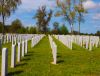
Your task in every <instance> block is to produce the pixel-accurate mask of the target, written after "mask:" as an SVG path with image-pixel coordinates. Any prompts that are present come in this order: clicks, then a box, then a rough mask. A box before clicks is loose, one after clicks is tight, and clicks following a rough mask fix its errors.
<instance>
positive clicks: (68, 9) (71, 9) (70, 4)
mask: <svg viewBox="0 0 100 76" xmlns="http://www.w3.org/2000/svg"><path fill="white" fill-rule="evenodd" d="M57 5H58V7H59V8H60V9H61V11H57V13H56V15H55V16H61V15H62V16H63V17H64V20H66V21H68V23H69V24H70V28H71V33H73V30H74V27H73V25H74V23H75V18H76V12H75V5H76V0H73V1H72V0H62V1H60V0H57Z"/></svg>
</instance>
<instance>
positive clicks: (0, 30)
mask: <svg viewBox="0 0 100 76" xmlns="http://www.w3.org/2000/svg"><path fill="white" fill-rule="evenodd" d="M0 33H2V22H0Z"/></svg>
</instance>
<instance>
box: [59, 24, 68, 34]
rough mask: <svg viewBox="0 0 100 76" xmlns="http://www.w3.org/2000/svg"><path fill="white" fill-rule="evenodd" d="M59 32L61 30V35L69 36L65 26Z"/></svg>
mask: <svg viewBox="0 0 100 76" xmlns="http://www.w3.org/2000/svg"><path fill="white" fill-rule="evenodd" d="M59 30H60V34H64V35H66V34H68V29H67V27H66V26H65V25H64V24H63V25H62V26H61V27H60V28H59Z"/></svg>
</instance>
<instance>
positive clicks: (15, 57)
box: [1, 35, 44, 76]
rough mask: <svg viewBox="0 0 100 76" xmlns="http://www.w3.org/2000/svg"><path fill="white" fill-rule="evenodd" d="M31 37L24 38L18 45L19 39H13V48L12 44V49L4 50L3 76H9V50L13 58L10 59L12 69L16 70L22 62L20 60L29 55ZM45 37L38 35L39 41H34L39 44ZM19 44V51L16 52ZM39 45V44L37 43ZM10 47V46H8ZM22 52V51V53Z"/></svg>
mask: <svg viewBox="0 0 100 76" xmlns="http://www.w3.org/2000/svg"><path fill="white" fill-rule="evenodd" d="M26 37H28V38H26ZM31 37H32V36H30V37H29V36H24V37H23V36H22V39H21V40H18V43H17V41H16V40H17V38H15V40H13V38H14V37H13V38H12V46H11V43H10V47H8V48H4V49H3V50H2V61H1V63H2V69H1V76H7V75H8V69H7V67H8V57H9V56H8V51H9V49H10V52H9V53H10V57H11V59H10V61H11V63H10V65H11V66H10V67H11V68H13V69H14V68H15V67H16V65H17V64H16V63H17V62H20V60H21V58H22V57H24V55H27V53H28V41H29V40H30V39H31ZM43 37H44V35H43V36H42V35H40V36H39V35H38V38H37V40H34V41H36V42H38V43H39V41H40V40H41V39H42V38H43ZM20 43H21V44H22V46H21V45H20ZM17 44H18V47H17V51H18V52H17V51H16V46H17ZM36 44H37V43H36ZM8 46H9V45H8ZM21 48H22V50H21ZM20 50H21V51H20ZM21 54H22V56H21ZM3 65H4V67H3Z"/></svg>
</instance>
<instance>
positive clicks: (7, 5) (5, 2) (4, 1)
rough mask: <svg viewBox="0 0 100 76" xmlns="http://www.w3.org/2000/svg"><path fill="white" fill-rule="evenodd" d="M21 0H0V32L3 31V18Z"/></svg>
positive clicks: (4, 18) (7, 15)
mask: <svg viewBox="0 0 100 76" xmlns="http://www.w3.org/2000/svg"><path fill="white" fill-rule="evenodd" d="M19 4H21V0H0V16H1V18H2V24H3V27H2V33H4V26H5V20H6V18H7V17H9V16H10V15H11V12H14V11H15V9H16V8H17V6H18V5H19Z"/></svg>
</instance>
